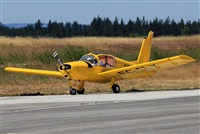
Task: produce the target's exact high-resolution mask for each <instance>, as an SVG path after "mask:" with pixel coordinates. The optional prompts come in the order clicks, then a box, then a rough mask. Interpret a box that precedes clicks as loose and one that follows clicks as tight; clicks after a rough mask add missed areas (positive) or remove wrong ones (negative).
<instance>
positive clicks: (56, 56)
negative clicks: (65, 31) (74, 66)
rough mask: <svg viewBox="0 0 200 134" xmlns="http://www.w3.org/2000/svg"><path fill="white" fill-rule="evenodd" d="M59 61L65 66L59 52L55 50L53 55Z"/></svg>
mask: <svg viewBox="0 0 200 134" xmlns="http://www.w3.org/2000/svg"><path fill="white" fill-rule="evenodd" d="M52 56H53V57H54V58H55V59H56V60H57V61H58V63H59V64H60V65H61V66H64V64H63V62H62V60H61V59H60V57H59V56H58V53H57V52H56V51H55V52H54V53H53V55H52Z"/></svg>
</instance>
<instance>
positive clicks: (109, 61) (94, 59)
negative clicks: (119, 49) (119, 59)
mask: <svg viewBox="0 0 200 134" xmlns="http://www.w3.org/2000/svg"><path fill="white" fill-rule="evenodd" d="M80 61H88V62H90V63H91V64H92V65H94V66H98V65H100V66H102V67H115V60H114V58H113V56H110V55H106V54H98V55H93V54H88V55H84V56H82V57H81V59H80Z"/></svg>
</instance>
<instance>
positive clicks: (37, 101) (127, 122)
mask: <svg viewBox="0 0 200 134" xmlns="http://www.w3.org/2000/svg"><path fill="white" fill-rule="evenodd" d="M199 91H200V90H191V91H163V92H143V93H125V94H95V95H76V96H70V95H65V96H64V95H61V96H26V97H1V133H2V134H4V133H15V134H17V133H20V134H27V133H29V134H41V133H42V134H55V133H61V134H62V133H63V134H64V133H80V134H88V133H91V134H94V133H95V134H96V133H97V134H99V133H109V134H110V133H115V134H116V133H117V134H121V133H194V134H196V133H199V132H200V104H199V102H200V101H199V100H200V95H199Z"/></svg>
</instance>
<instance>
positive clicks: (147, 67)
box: [98, 55, 195, 77]
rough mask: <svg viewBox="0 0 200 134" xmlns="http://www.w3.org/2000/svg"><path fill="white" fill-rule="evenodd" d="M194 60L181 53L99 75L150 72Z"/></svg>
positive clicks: (108, 75)
mask: <svg viewBox="0 0 200 134" xmlns="http://www.w3.org/2000/svg"><path fill="white" fill-rule="evenodd" d="M193 61H195V59H193V58H191V57H189V56H186V55H179V56H174V57H170V58H165V59H160V60H155V61H151V62H146V63H141V64H136V65H133V66H129V67H124V68H119V69H114V70H110V71H105V72H102V73H99V74H98V75H99V76H103V77H112V76H116V75H121V76H123V75H125V74H128V73H132V74H134V73H135V74H139V73H148V72H151V71H156V70H161V69H167V68H171V67H176V66H180V65H184V64H187V63H189V62H193Z"/></svg>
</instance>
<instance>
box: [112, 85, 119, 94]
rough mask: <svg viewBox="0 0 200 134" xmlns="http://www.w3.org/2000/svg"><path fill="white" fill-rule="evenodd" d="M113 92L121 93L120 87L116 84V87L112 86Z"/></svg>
mask: <svg viewBox="0 0 200 134" xmlns="http://www.w3.org/2000/svg"><path fill="white" fill-rule="evenodd" d="M112 90H113V93H119V92H120V87H119V85H117V84H114V85H113V86H112Z"/></svg>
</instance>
